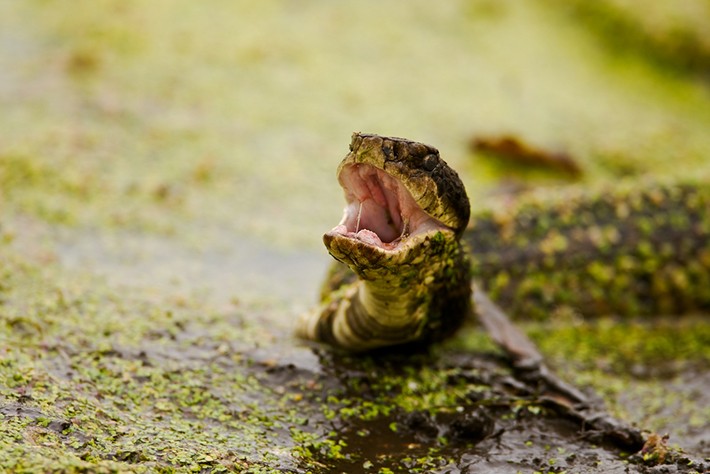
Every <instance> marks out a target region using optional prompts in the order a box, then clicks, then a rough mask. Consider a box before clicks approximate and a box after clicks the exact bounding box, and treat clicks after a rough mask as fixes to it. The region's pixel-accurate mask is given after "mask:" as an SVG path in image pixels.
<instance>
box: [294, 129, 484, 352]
mask: <svg viewBox="0 0 710 474" xmlns="http://www.w3.org/2000/svg"><path fill="white" fill-rule="evenodd" d="M338 181H340V184H341V186H342V187H343V190H344V191H345V200H346V206H345V211H344V213H343V218H342V220H341V221H340V223H339V224H338V225H336V226H335V227H334V228H333V229H332V230H330V231H329V232H327V233H326V234H325V235H324V236H323V241H324V243H325V245H326V248H327V249H328V252H329V253H330V254H331V255H332V256H333V257H335V258H336V259H337V260H339V261H341V262H342V263H344V264H346V265H347V266H348V267H349V268H350V270H352V271H353V272H354V273H355V274H356V275H357V277H358V281H355V282H352V281H351V280H350V278H349V277H348V276H345V278H344V279H340V284H336V285H335V286H333V287H332V291H330V292H329V293H328V294H325V293H324V295H325V298H324V300H323V304H322V306H321V308H320V309H319V310H318V311H316V312H311V313H308V314H307V315H304V316H303V317H302V318H301V320H300V321H299V325H298V334H299V335H300V336H301V337H304V338H306V339H310V340H314V341H322V342H326V343H329V344H331V345H333V346H335V347H340V348H343V349H347V350H352V351H363V350H369V349H374V348H378V347H387V346H393V345H399V344H406V343H409V342H413V341H434V340H439V339H441V338H443V337H445V336H446V335H447V334H450V333H451V332H452V331H454V330H455V329H456V328H457V327H458V326H459V325H460V323H461V321H462V320H463V318H464V317H465V315H466V314H468V312H469V311H470V293H471V289H470V285H469V268H470V265H469V263H468V259H467V257H466V254H465V251H464V249H463V247H462V245H461V243H460V241H459V238H460V236H461V234H462V233H463V229H464V228H465V227H466V224H467V223H468V218H469V213H470V207H469V203H468V198H467V197H466V190H465V189H464V186H463V183H462V182H461V180H460V179H459V177H458V175H457V174H456V172H455V171H453V170H452V169H451V168H449V167H448V165H447V164H446V163H445V162H444V161H443V160H442V159H441V158H440V157H439V152H438V151H437V150H436V149H435V148H433V147H430V146H428V145H424V144H422V143H418V142H413V141H411V140H406V139H403V138H395V137H380V136H378V135H369V134H362V133H354V134H353V137H352V142H351V144H350V153H348V155H347V156H346V157H345V158H344V159H343V161H342V162H341V164H340V166H339V167H338Z"/></svg>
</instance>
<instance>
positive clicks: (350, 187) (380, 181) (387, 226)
mask: <svg viewBox="0 0 710 474" xmlns="http://www.w3.org/2000/svg"><path fill="white" fill-rule="evenodd" d="M340 183H341V185H342V186H343V189H345V200H346V201H347V205H346V207H345V211H344V213H343V219H342V220H341V221H340V223H339V224H338V225H337V226H335V227H334V228H333V230H331V232H330V233H332V234H339V235H343V236H346V237H349V238H353V239H357V240H359V241H361V242H363V243H365V244H368V245H372V246H375V247H379V248H382V249H386V250H394V249H395V248H397V246H398V245H399V244H401V243H402V242H403V241H404V240H406V238H407V237H411V236H412V235H416V234H419V233H422V232H427V231H429V230H432V229H437V228H442V227H445V226H444V225H443V224H441V223H440V222H439V221H438V220H436V219H434V218H433V217H431V216H429V215H428V214H426V213H425V212H424V211H423V210H422V208H421V207H420V206H419V205H418V204H417V203H416V202H415V201H414V198H413V197H412V195H411V194H410V193H409V191H408V190H407V189H406V188H405V187H404V186H403V185H402V184H401V183H400V182H399V181H398V180H397V179H395V178H393V177H392V176H390V175H389V174H387V173H385V172H384V171H382V170H381V169H379V168H376V167H374V166H371V165H367V164H355V165H350V166H347V167H345V168H343V170H342V171H341V173H340Z"/></svg>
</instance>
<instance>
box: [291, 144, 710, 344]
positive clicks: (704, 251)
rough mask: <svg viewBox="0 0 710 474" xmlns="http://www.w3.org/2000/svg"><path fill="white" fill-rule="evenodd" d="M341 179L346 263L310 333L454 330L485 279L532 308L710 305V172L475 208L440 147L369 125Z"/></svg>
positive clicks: (327, 288)
mask: <svg viewBox="0 0 710 474" xmlns="http://www.w3.org/2000/svg"><path fill="white" fill-rule="evenodd" d="M338 180H339V182H340V184H341V186H342V187H343V190H344V192H345V200H346V206H345V211H344V214H343V218H342V220H341V222H340V223H339V224H338V225H337V226H336V227H334V228H333V229H332V230H331V231H329V232H327V233H326V234H325V235H324V237H323V240H324V243H325V246H326V248H327V249H328V252H329V253H330V254H331V255H332V256H333V257H334V258H335V259H336V260H338V261H339V262H340V264H336V265H335V266H334V267H333V269H332V270H331V272H330V275H329V278H328V279H327V281H326V284H325V285H324V289H323V293H322V302H321V305H320V307H319V308H317V309H316V310H314V311H312V312H310V313H307V314H305V315H303V316H302V317H301V319H300V320H299V322H298V325H297V334H298V335H299V336H300V337H302V338H305V339H308V340H312V341H318V342H324V343H326V344H329V345H331V346H333V347H336V348H340V349H344V350H348V351H366V350H371V349H376V348H381V347H388V346H396V345H401V344H407V343H415V342H416V343H418V342H421V343H429V342H432V341H436V340H441V339H443V338H445V337H446V336H448V335H450V334H452V333H453V332H454V331H456V329H457V328H458V327H459V326H460V325H461V323H462V322H463V321H464V320H465V319H466V317H467V316H468V315H469V314H470V313H471V310H472V303H471V291H472V290H471V288H472V286H471V281H472V279H475V281H477V282H478V283H479V285H481V286H482V287H483V288H485V289H486V290H487V291H488V292H489V294H490V295H491V296H492V297H493V298H494V299H495V300H496V301H497V302H498V303H500V304H501V305H502V306H503V307H504V308H506V309H507V310H508V311H510V312H511V313H512V314H513V315H515V316H516V317H520V318H542V317H546V316H547V315H548V314H549V312H550V311H554V310H555V309H559V308H562V307H564V308H571V309H572V310H573V311H575V312H578V313H580V314H582V315H584V316H593V315H597V314H619V315H625V314H634V315H646V314H662V313H672V314H677V313H680V312H688V311H694V310H698V311H699V310H705V309H708V308H710V191H709V190H708V189H709V188H710V186H707V185H705V184H706V183H705V184H704V183H702V181H696V182H693V181H689V182H683V183H679V182H674V183H665V184H664V183H657V182H656V183H646V184H643V185H641V184H623V185H618V186H616V187H615V188H614V189H608V190H606V191H604V192H596V193H585V192H580V191H575V190H570V191H566V192H563V194H562V196H561V197H558V198H557V199H556V200H555V201H553V202H552V203H551V202H548V200H545V199H543V198H540V199H539V200H536V199H532V200H527V201H525V202H524V203H522V204H519V205H516V204H513V205H510V206H507V207H506V208H505V209H503V210H499V211H490V210H488V211H482V212H479V213H476V214H475V215H473V216H472V217H471V216H470V204H469V200H468V197H467V194H466V191H465V188H464V185H463V183H462V181H461V179H460V178H459V176H458V174H457V173H456V172H455V171H454V170H453V169H451V168H450V167H449V166H448V165H447V164H446V162H444V160H442V159H441V157H440V156H439V152H438V150H437V149H436V148H434V147H431V146H429V145H425V144H422V143H418V142H415V141H411V140H407V139H403V138H395V137H382V136H378V135H373V134H364V133H354V134H353V136H352V141H351V144H350V152H349V153H348V154H347V156H346V157H345V158H344V159H343V161H342V162H341V164H340V166H339V167H338ZM469 220H470V221H471V222H470V223H469Z"/></svg>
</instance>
